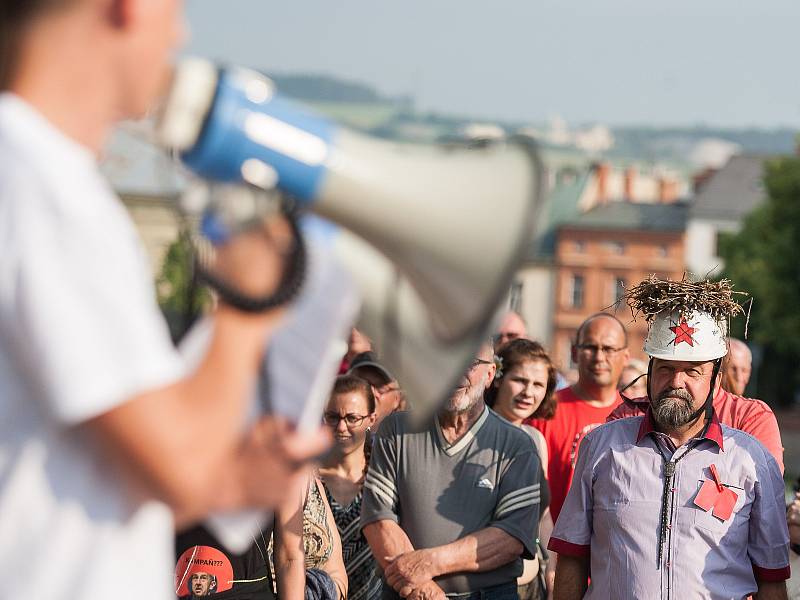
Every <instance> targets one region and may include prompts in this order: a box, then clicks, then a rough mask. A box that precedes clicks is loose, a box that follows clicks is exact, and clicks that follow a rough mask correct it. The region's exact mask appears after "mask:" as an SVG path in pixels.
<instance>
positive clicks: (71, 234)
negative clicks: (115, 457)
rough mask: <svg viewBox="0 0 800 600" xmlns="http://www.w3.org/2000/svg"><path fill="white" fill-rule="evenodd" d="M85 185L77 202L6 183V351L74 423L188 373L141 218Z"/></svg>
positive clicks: (51, 408) (55, 410) (1, 297)
mask: <svg viewBox="0 0 800 600" xmlns="http://www.w3.org/2000/svg"><path fill="white" fill-rule="evenodd" d="M85 188H86V189H85V190H83V188H79V189H81V190H83V191H85V192H86V197H83V198H82V197H76V198H74V200H75V201H76V202H75V204H76V205H77V208H75V209H74V210H68V208H71V207H67V208H64V207H62V206H61V205H58V204H55V203H48V201H47V200H46V199H45V198H46V197H47V193H43V192H41V190H37V189H35V188H31V187H30V186H28V187H26V186H22V189H3V190H2V192H0V194H2V195H3V197H4V200H5V202H4V203H3V213H2V214H3V220H4V222H5V221H6V219H8V221H7V222H5V223H4V227H5V228H4V230H3V233H2V236H0V243H2V246H3V247H4V264H3V265H2V268H0V287H2V292H0V319H2V326H3V340H2V343H3V346H4V348H3V352H4V353H6V354H7V355H8V356H9V357H10V358H11V360H12V361H13V362H14V368H15V370H17V371H18V372H20V373H24V377H25V378H26V379H27V380H28V381H30V382H33V385H35V394H36V395H37V397H38V398H40V399H41V400H42V402H43V404H44V406H46V409H47V410H48V412H49V413H50V414H51V415H52V416H53V417H54V418H55V420H57V421H58V422H61V423H63V424H66V425H73V424H76V423H80V422H83V421H86V420H88V419H91V418H93V417H95V416H97V415H99V414H102V413H103V412H106V411H108V410H110V409H112V408H114V407H116V406H118V405H120V404H122V403H123V402H125V401H128V400H130V399H131V398H133V397H135V396H137V395H139V394H141V393H143V392H146V391H149V390H152V389H155V388H157V387H161V386H164V385H168V384H169V383H172V382H173V381H175V380H176V379H178V378H179V377H181V376H182V375H183V365H182V361H181V359H180V357H179V356H178V354H177V352H176V351H175V349H174V348H173V346H172V343H171V340H170V337H169V333H168V330H167V327H166V324H165V322H164V319H163V317H162V316H161V314H160V311H159V309H158V306H157V304H156V295H155V290H154V286H153V281H152V273H151V272H150V269H149V265H148V263H147V260H146V257H145V254H144V251H143V248H142V246H141V243H140V241H139V239H138V235H137V233H136V230H135V229H134V227H133V224H132V223H131V221H130V219H129V217H128V216H127V214H126V213H125V210H124V208H123V207H122V206H121V204H120V203H119V201H118V200H117V198H115V197H114V196H113V195H112V194H111V192H110V191H108V190H106V189H105V188H103V187H102V186H100V185H99V184H98V185H96V186H92V185H86V186H85ZM15 193H16V194H17V197H16V199H17V200H18V202H16V203H12V202H8V201H7V200H8V198H10V197H14V196H13V194H15ZM90 196H91V198H90ZM82 203H83V204H86V205H89V204H91V206H92V207H93V208H96V209H97V211H96V212H89V211H88V208H87V209H85V212H81V211H83V210H84V209H83V207H82ZM87 213H88V214H87Z"/></svg>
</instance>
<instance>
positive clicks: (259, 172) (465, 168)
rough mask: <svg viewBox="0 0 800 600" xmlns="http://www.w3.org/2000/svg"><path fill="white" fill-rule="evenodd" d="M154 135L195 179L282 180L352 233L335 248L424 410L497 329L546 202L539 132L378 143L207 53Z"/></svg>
mask: <svg viewBox="0 0 800 600" xmlns="http://www.w3.org/2000/svg"><path fill="white" fill-rule="evenodd" d="M158 135H159V138H160V141H161V143H162V144H163V145H165V146H167V147H169V148H172V149H174V150H176V151H177V152H178V153H179V154H180V157H181V159H182V161H183V162H184V163H185V165H186V166H187V167H188V168H189V169H191V170H192V171H194V172H195V173H196V174H198V175H199V176H201V177H203V178H206V179H212V180H216V181H225V182H246V183H248V184H250V185H254V186H257V187H261V188H264V189H269V188H274V187H277V188H278V189H280V190H281V191H283V192H285V193H287V194H289V195H291V196H292V197H294V198H295V199H296V201H297V203H298V204H299V205H300V206H304V207H307V208H309V209H310V210H312V211H314V212H316V213H317V214H319V215H320V216H323V217H325V218H327V219H329V220H331V221H333V222H334V223H336V224H337V225H339V226H341V227H342V228H344V229H345V230H346V231H347V232H350V233H349V234H348V233H345V232H343V233H342V235H341V236H340V238H341V239H340V240H337V242H336V247H337V250H336V252H337V254H341V255H342V256H343V259H344V262H345V263H347V264H348V265H350V268H351V271H353V272H354V275H355V276H356V279H358V280H359V281H360V282H361V285H360V287H361V289H362V295H363V296H364V310H363V311H362V312H363V313H364V316H363V320H364V326H365V329H366V330H367V332H368V334H370V335H372V336H377V337H380V336H381V335H383V334H387V335H389V337H390V338H391V339H385V340H382V344H381V349H382V351H383V352H384V354H385V355H386V356H385V359H386V360H387V363H392V364H387V366H389V367H390V369H394V370H395V371H397V372H398V373H399V374H400V375H399V376H398V378H399V379H400V378H402V377H403V375H404V374H405V375H407V378H408V379H414V380H417V379H419V389H418V390H416V389H410V388H416V387H417V385H412V386H409V383H410V382H409V381H402V379H401V382H402V383H403V385H405V386H406V388H407V391H408V393H409V397H410V399H411V400H412V401H413V402H415V403H416V404H417V406H419V405H420V404H422V405H429V406H432V405H434V404H435V403H436V402H438V401H440V400H441V399H442V390H443V389H445V388H446V387H448V386H449V385H450V384H451V383H452V382H453V381H455V378H456V377H457V374H458V372H459V371H460V369H461V368H462V367H463V366H464V365H465V364H466V361H467V360H469V355H470V353H471V352H473V351H474V349H475V347H476V346H477V344H478V343H479V340H480V339H481V338H482V337H485V336H486V335H488V333H489V331H490V328H491V321H492V318H493V316H494V315H495V312H496V310H497V307H498V305H499V304H500V302H501V301H502V299H503V298H504V297H505V294H506V293H507V290H508V287H509V285H510V283H511V281H512V278H513V275H514V272H515V270H516V268H517V267H518V265H519V262H520V260H521V259H522V257H523V256H524V253H525V251H526V250H527V248H528V246H529V243H530V241H531V238H532V236H533V233H534V231H535V216H536V212H537V209H538V208H539V205H540V201H541V198H542V187H543V176H542V168H541V163H540V161H539V159H538V154H537V152H536V149H535V146H534V144H533V142H532V141H531V140H528V139H526V138H512V139H511V140H509V141H506V142H502V143H494V144H490V145H482V146H480V147H475V146H474V145H473V146H469V145H466V144H465V145H461V146H456V145H447V146H445V145H438V146H423V145H410V144H396V143H391V142H386V141H382V140H376V139H372V138H369V137H367V136H363V135H360V134H357V133H355V132H352V131H349V130H347V129H344V128H341V127H338V126H336V125H334V124H333V123H331V122H330V121H328V120H327V119H325V118H322V117H319V116H315V115H312V114H309V113H308V112H306V111H304V110H302V109H300V108H299V107H298V106H297V105H295V104H293V103H292V102H290V101H288V100H286V99H284V98H282V97H280V96H279V95H278V94H276V93H275V90H274V86H273V84H272V82H271V81H270V80H269V79H267V78H266V77H265V76H263V75H262V74H260V73H257V72H254V71H250V70H247V69H240V68H229V69H218V68H217V67H216V66H214V65H213V64H212V63H209V62H207V61H203V60H199V59H189V60H186V61H184V62H183V63H181V64H180V65H179V66H178V67H177V69H176V73H175V76H174V79H173V83H172V86H171V89H170V91H169V93H168V95H167V98H166V100H165V103H164V107H163V110H162V113H161V116H160V118H159V123H158ZM388 332H391V334H388ZM395 346H396V347H397V348H400V350H399V351H398V352H394V353H395V355H396V356H395V358H394V359H393V360H390V356H391V355H392V353H393V351H394V350H396V349H397V348H395ZM433 354H436V355H441V356H440V357H439V358H438V359H437V358H434V357H433V356H432V355H433ZM394 363H400V364H394ZM412 373H418V375H417V376H413V377H412V375H411V374H412ZM424 379H427V381H424ZM438 382H442V383H441V389H439V388H440V386H439V385H437V383H438ZM426 387H427V389H428V390H429V391H427V392H425V391H424V388H426ZM433 388H436V391H435V392H434V391H432V389H433ZM414 394H419V395H418V396H417V397H415V396H414Z"/></svg>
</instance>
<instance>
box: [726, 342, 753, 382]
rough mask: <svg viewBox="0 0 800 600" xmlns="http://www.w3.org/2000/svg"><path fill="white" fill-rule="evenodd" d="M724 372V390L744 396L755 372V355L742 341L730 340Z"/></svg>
mask: <svg viewBox="0 0 800 600" xmlns="http://www.w3.org/2000/svg"><path fill="white" fill-rule="evenodd" d="M724 370H725V374H724V376H723V377H722V388H723V389H724V390H726V391H728V392H730V393H731V394H736V395H737V396H744V390H745V388H747V384H748V383H749V382H750V374H751V373H752V372H753V353H752V352H750V348H748V347H747V344H745V343H744V342H743V341H742V340H737V339H736V338H730V339H729V340H728V356H726V357H725V365H724Z"/></svg>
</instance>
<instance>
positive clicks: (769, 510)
mask: <svg viewBox="0 0 800 600" xmlns="http://www.w3.org/2000/svg"><path fill="white" fill-rule="evenodd" d="M760 450H761V453H762V457H763V458H761V460H758V461H756V473H757V476H758V480H757V481H756V482H755V486H754V487H755V498H754V500H753V506H752V508H751V509H750V536H749V541H748V545H747V554H748V555H749V557H750V561H751V562H752V564H753V573H754V574H755V576H756V579H758V580H759V581H784V580H786V579H788V578H789V530H788V527H787V524H786V505H785V503H784V484H783V477H782V476H781V472H780V469H779V468H778V463H777V462H776V461H775V459H774V458H773V457H772V455H770V454H768V453H767V452H766V451H765V449H760Z"/></svg>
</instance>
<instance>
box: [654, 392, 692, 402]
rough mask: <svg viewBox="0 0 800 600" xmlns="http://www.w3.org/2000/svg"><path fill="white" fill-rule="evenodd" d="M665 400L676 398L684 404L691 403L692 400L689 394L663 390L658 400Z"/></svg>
mask: <svg viewBox="0 0 800 600" xmlns="http://www.w3.org/2000/svg"><path fill="white" fill-rule="evenodd" d="M667 398H678V399H680V400H683V401H684V402H692V401H693V400H694V398H692V395H691V394H690V393H689V392H687V391H686V390H682V389H675V390H664V391H663V392H661V393H660V394H659V395H658V399H659V400H666V399H667Z"/></svg>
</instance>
